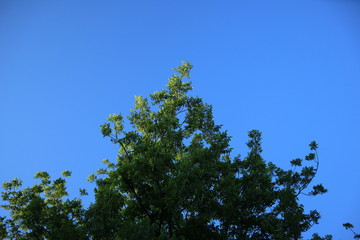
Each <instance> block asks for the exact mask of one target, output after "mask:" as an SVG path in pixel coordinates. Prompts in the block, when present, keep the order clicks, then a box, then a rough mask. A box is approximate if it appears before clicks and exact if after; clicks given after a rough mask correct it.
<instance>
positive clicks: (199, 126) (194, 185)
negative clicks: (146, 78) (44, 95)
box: [0, 62, 331, 240]
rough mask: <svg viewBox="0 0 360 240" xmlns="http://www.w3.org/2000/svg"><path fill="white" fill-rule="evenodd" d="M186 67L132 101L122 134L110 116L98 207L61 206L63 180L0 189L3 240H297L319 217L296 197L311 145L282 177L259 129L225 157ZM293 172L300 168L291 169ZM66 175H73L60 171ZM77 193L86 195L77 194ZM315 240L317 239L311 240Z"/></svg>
mask: <svg viewBox="0 0 360 240" xmlns="http://www.w3.org/2000/svg"><path fill="white" fill-rule="evenodd" d="M191 68H192V66H191V65H190V63H189V62H184V63H183V64H182V65H181V66H179V67H177V68H175V69H174V70H175V72H176V73H175V74H174V75H173V76H172V77H171V78H170V79H169V82H168V84H167V88H166V89H165V90H162V91H156V92H154V93H153V94H151V95H150V98H149V99H148V98H144V97H142V96H136V97H135V107H134V108H133V109H132V110H131V113H130V115H129V116H128V117H127V120H128V121H129V123H130V125H131V127H132V128H131V129H129V130H125V127H124V118H123V117H122V115H121V114H111V115H110V116H109V117H108V118H107V120H108V122H106V123H104V124H102V125H101V133H102V135H103V136H104V137H108V138H109V139H110V141H111V142H112V143H114V144H117V145H118V146H119V155H118V157H117V159H116V162H114V163H112V162H110V161H109V160H108V159H104V160H103V163H104V165H105V167H104V168H102V169H99V170H98V171H97V173H96V174H92V175H90V176H89V178H88V180H89V181H90V182H95V184H96V187H95V201H94V203H92V204H91V205H90V206H89V208H88V209H86V210H85V209H84V208H83V207H82V204H81V201H80V200H79V199H74V200H69V199H67V198H66V197H67V192H66V187H65V184H66V182H65V179H62V178H59V179H56V180H54V181H51V178H50V176H49V174H48V173H46V172H40V173H37V174H36V175H35V178H38V179H40V180H41V183H40V184H36V185H34V186H33V187H31V188H25V189H22V190H21V189H20V188H21V186H22V182H21V180H19V179H15V180H13V181H10V182H7V183H4V184H3V188H4V190H5V191H4V192H3V193H2V198H3V200H4V201H5V202H7V204H5V205H3V206H2V207H3V208H5V209H6V210H9V212H10V216H11V219H5V218H1V219H0V220H1V225H0V234H1V235H0V236H7V237H8V238H10V239H44V238H46V239H65V238H67V239H69V238H70V239H244V240H246V239H300V238H301V237H302V233H303V232H305V231H307V230H309V229H310V228H311V227H312V226H313V225H314V224H317V223H318V221H319V219H320V214H319V213H318V212H317V211H315V210H313V211H310V212H308V213H307V212H305V211H304V206H303V205H302V204H300V203H299V195H300V194H305V195H311V196H314V195H318V194H322V193H325V192H326V191H327V190H326V189H325V188H324V187H323V186H322V185H321V184H319V185H315V186H313V188H312V190H311V191H310V192H306V189H308V187H309V186H310V184H311V183H312V181H313V178H314V177H315V175H316V173H317V171H318V167H319V160H318V157H317V153H316V149H317V147H318V145H317V143H316V142H311V143H310V151H311V152H310V153H309V154H308V155H307V156H305V158H304V159H305V160H306V161H305V164H304V165H305V166H303V160H302V159H300V158H297V159H294V160H292V161H291V165H292V166H293V167H294V168H295V169H293V170H283V169H281V168H279V167H277V166H276V165H275V164H273V163H271V162H266V161H265V160H264V159H263V158H262V156H261V152H262V148H261V132H260V131H257V130H253V131H250V132H249V134H248V135H249V141H248V143H247V146H248V148H249V152H248V154H247V156H246V157H244V158H243V159H241V158H240V156H237V157H231V155H230V153H231V150H232V149H231V148H230V136H228V134H227V132H226V131H224V130H222V127H221V125H217V124H216V123H215V122H214V120H213V114H212V107H211V105H208V104H206V103H204V102H203V100H202V99H201V98H199V97H193V96H191V95H189V91H190V90H192V86H191V82H186V81H185V78H189V77H190V70H191ZM297 167H301V168H300V169H298V170H296V168H297ZM62 174H63V176H64V177H69V176H70V175H71V172H69V171H65V172H63V173H62ZM80 195H87V191H86V190H85V189H80ZM313 239H331V237H330V236H325V237H324V238H321V237H320V236H318V235H316V234H314V236H313Z"/></svg>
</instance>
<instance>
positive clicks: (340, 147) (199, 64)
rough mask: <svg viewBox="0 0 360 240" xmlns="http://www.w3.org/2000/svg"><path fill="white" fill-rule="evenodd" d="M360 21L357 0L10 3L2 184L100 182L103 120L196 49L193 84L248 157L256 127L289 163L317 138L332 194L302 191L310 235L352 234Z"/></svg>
mask: <svg viewBox="0 0 360 240" xmlns="http://www.w3.org/2000/svg"><path fill="white" fill-rule="evenodd" d="M359 26H360V2H358V1H355V0H354V1H352V0H342V1H340V0H305V1H277V0H274V1H209V0H208V1H201V0H199V1H189V0H183V1H165V0H158V1H144V0H143V1H140V0H139V1H60V2H59V1H1V2H0V107H1V118H0V146H1V151H0V182H4V181H8V180H11V179H13V178H15V177H18V178H22V179H23V180H24V182H25V185H31V184H33V183H35V181H34V180H33V179H32V177H33V175H34V173H35V172H37V171H48V172H50V173H51V175H52V176H54V177H58V176H59V175H60V172H62V171H63V170H66V169H69V170H71V171H72V172H73V177H72V178H71V179H70V180H69V189H70V191H71V193H74V194H73V195H72V196H73V197H75V196H76V195H75V192H76V191H77V189H78V188H80V187H84V186H85V187H87V188H89V189H91V188H92V187H93V186H92V185H90V184H89V183H87V182H86V178H87V176H88V175H89V174H91V173H93V172H94V171H95V170H96V169H97V168H99V167H101V166H102V164H101V160H102V159H104V158H109V159H110V160H114V159H115V157H116V152H117V149H116V147H115V146H113V145H112V144H111V143H110V142H109V141H108V140H107V139H103V138H102V136H101V133H100V128H99V126H100V124H102V123H103V122H104V121H105V118H106V117H107V116H108V114H110V113H123V114H124V115H126V114H128V113H129V109H130V108H132V107H133V101H134V95H143V96H146V95H148V94H150V93H152V92H153V91H155V90H161V89H163V88H164V86H165V85H166V83H167V78H168V77H170V76H171V75H172V70H171V68H173V67H175V66H177V65H179V64H180V63H181V60H188V61H190V62H191V63H192V64H193V65H194V69H193V71H192V79H191V80H192V81H193V85H194V87H195V88H194V91H193V93H192V94H194V95H198V96H200V97H202V98H203V99H204V100H205V101H206V102H207V103H209V104H212V105H213V108H214V115H215V119H216V121H217V123H218V124H223V125H224V129H226V130H228V132H229V134H230V135H231V136H233V140H232V147H233V148H234V153H240V154H242V155H243V156H244V155H246V153H247V149H246V145H245V142H246V141H247V132H248V131H249V130H252V129H259V130H261V131H262V132H263V138H264V139H263V149H264V155H263V156H264V158H265V159H266V160H268V161H272V162H274V163H276V164H277V165H279V166H281V167H284V168H289V167H290V166H289V163H288V162H289V161H290V160H291V159H293V158H297V157H303V156H304V155H306V154H307V153H308V144H309V142H310V141H312V140H316V141H317V142H318V143H319V147H320V148H319V152H318V153H319V156H320V170H319V173H318V176H317V177H316V179H315V182H321V183H323V184H324V185H325V186H326V187H327V188H328V189H329V193H328V194H326V195H323V196H320V197H316V198H309V197H306V198H302V202H303V203H304V204H305V206H306V208H307V209H309V210H310V209H317V210H318V211H320V213H321V215H322V219H321V220H320V225H318V226H316V227H314V228H313V229H312V230H311V231H310V233H308V234H306V236H310V235H311V234H312V233H313V232H319V233H321V234H328V233H329V234H333V235H334V239H351V237H352V234H351V233H350V232H347V231H345V230H344V229H343V227H342V223H344V222H346V221H350V222H352V223H353V224H354V225H355V227H357V230H358V232H359V231H360V219H359V212H360V205H359V200H360V194H359V191H358V186H359V184H360V177H359V170H360V151H359V149H360V142H359V140H358V138H359V137H358V136H359V135H360V128H359V125H358V123H359V122H360V112H359V109H360V99H359V89H360V27H359ZM90 200H91V197H89V198H88V199H87V200H86V201H90ZM1 214H3V211H2V210H1V211H0V215H1Z"/></svg>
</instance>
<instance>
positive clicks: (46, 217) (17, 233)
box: [0, 171, 86, 239]
mask: <svg viewBox="0 0 360 240" xmlns="http://www.w3.org/2000/svg"><path fill="white" fill-rule="evenodd" d="M70 174H71V173H70V172H69V171H65V172H63V176H65V177H68V176H70ZM34 178H36V179H40V180H41V183H40V184H35V185H34V186H32V187H28V188H24V189H21V187H22V182H21V181H20V180H19V179H14V180H12V181H9V182H5V183H3V184H2V187H3V188H4V192H2V194H1V197H2V200H3V201H5V202H7V204H4V205H1V207H2V208H4V209H5V210H8V211H9V213H10V217H11V219H5V218H1V219H0V220H1V225H0V236H1V239H3V238H5V237H7V238H9V239H66V238H72V239H86V234H85V232H83V228H82V226H83V224H84V217H83V215H84V209H83V207H82V205H81V201H80V199H74V200H69V199H67V200H64V198H65V197H67V196H68V193H67V191H66V187H65V185H66V181H65V179H62V178H58V179H55V180H53V181H51V178H50V175H49V174H48V173H47V172H38V173H36V174H35V176H34Z"/></svg>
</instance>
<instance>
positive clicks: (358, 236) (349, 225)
mask: <svg viewBox="0 0 360 240" xmlns="http://www.w3.org/2000/svg"><path fill="white" fill-rule="evenodd" d="M343 226H344V228H345V229H348V230H350V231H351V232H352V233H353V234H354V238H355V239H360V234H358V233H356V232H355V231H354V225H352V224H351V223H344V224H343Z"/></svg>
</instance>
